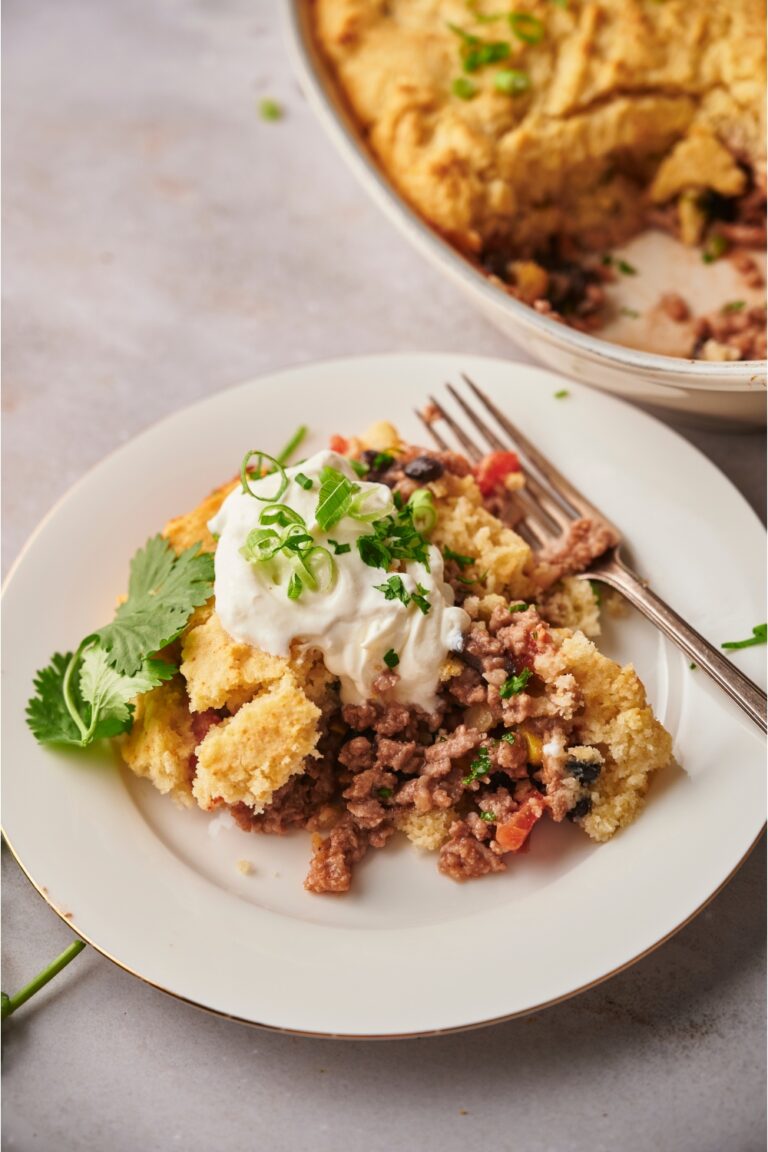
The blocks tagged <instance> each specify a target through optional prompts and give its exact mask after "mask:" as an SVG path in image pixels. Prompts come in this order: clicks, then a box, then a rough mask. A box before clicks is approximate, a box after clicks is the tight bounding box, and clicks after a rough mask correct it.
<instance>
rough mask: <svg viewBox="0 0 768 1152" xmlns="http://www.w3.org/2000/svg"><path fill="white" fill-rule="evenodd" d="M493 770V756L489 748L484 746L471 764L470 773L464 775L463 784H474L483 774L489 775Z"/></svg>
mask: <svg viewBox="0 0 768 1152" xmlns="http://www.w3.org/2000/svg"><path fill="white" fill-rule="evenodd" d="M491 771H492V765H491V756H490V753H489V751H488V749H487V748H485V747H483V748H481V749H480V750H479V752H478V753H477V756H476V757H475V759H474V760H473V761H472V763H471V764H470V766H469V775H468V776H465V777H464V779H463V780H462V784H464V786H465V787H467V786H468V785H470V784H474V782H475V780H479V779H480V778H481V777H482V776H488V775H489V774H490V772H491Z"/></svg>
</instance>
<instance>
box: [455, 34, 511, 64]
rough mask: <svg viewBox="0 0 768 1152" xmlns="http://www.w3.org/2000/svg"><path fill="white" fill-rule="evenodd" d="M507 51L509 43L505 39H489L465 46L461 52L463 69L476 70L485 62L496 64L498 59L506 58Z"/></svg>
mask: <svg viewBox="0 0 768 1152" xmlns="http://www.w3.org/2000/svg"><path fill="white" fill-rule="evenodd" d="M509 53H510V45H509V42H508V41H507V40H490V41H488V42H487V43H485V44H483V43H481V44H479V45H478V46H477V47H473V48H467V49H465V50H464V51H462V54H461V55H462V62H463V65H464V71H465V72H477V70H478V69H479V68H484V67H485V65H486V64H498V63H499V61H500V60H506V59H507V57H508V56H509Z"/></svg>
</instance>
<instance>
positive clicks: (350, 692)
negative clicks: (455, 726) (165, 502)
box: [208, 451, 470, 711]
mask: <svg viewBox="0 0 768 1152" xmlns="http://www.w3.org/2000/svg"><path fill="white" fill-rule="evenodd" d="M325 467H330V468H335V469H336V470H337V471H339V472H341V473H343V475H344V476H346V477H347V478H348V479H350V480H352V481H353V482H354V483H355V484H358V485H359V487H360V491H361V494H364V498H365V507H366V508H381V510H382V511H381V515H382V516H383V515H387V514H389V513H394V511H395V509H394V505H393V501H392V493H391V492H390V490H389V489H388V488H387V486H386V485H384V484H371V483H368V482H366V481H363V480H360V479H359V478H358V477H357V476H356V475H355V473H354V471H353V470H352V468H351V467H350V464H349V462H348V461H347V460H345V459H344V457H343V456H339V455H338V454H337V453H335V452H330V451H323V452H318V453H317V454H316V455H315V456H312V457H311V458H310V459H309V460H305V461H304V462H303V463H302V464H301V465H298V466H296V467H294V468H287V469H286V470H285V474H286V477H287V479H288V487H287V489H286V490H285V492H284V493H283V495H282V496H281V497H280V502H281V503H282V504H285V505H287V506H288V507H289V508H291V509H293V510H294V511H295V512H297V513H298V514H299V515H300V516H301V517H303V519H304V521H305V523H306V526H307V531H308V532H310V533H311V534H312V536H313V537H315V539H316V542H317V543H318V544H319V545H322V546H323V547H325V548H328V549H329V551H330V552H331V553H332V554H333V553H334V547H333V545H330V544H329V543H328V538H329V537H330V538H331V539H332V540H334V541H335V542H336V543H337V544H338V545H344V544H348V545H349V551H348V552H344V553H343V554H338V555H334V560H335V562H336V571H335V578H334V580H333V583H332V584H331V586H330V587H329V588H327V589H326V590H322V589H318V590H316V591H311V590H309V589H307V588H305V589H304V591H303V592H302V594H301V596H300V597H299V598H298V599H296V600H291V599H289V598H288V595H287V591H286V579H287V578H286V579H283V580H282V581H281V582H280V583H275V576H274V572H273V570H272V568H271V566H270V565H267V564H262V563H260V562H256V563H251V562H250V561H249V560H247V559H246V558H245V557H244V556H243V555H242V552H241V549H242V547H243V545H244V544H245V541H246V538H247V536H248V534H249V532H250V531H251V530H252V529H254V528H258V527H260V526H261V525H260V516H261V514H262V513H263V511H264V509H265V508H267V507H268V505H267V504H265V503H263V502H262V501H260V500H256V499H254V497H253V496H249V495H248V494H247V493H245V492H243V491H242V490H241V489H240V488H238V489H236V490H235V491H233V492H231V493H230V495H229V496H228V497H227V498H226V500H225V501H224V503H223V504H222V506H221V508H220V510H219V512H218V513H217V514H216V516H214V518H213V519H212V520H211V521H210V523H209V525H208V526H209V528H210V530H211V532H213V533H214V535H216V536H218V538H219V539H218V545H217V548H216V556H215V566H216V578H215V585H214V595H215V598H216V611H217V613H218V615H219V619H220V620H221V623H222V625H223V627H224V628H225V630H226V631H227V632H228V633H229V634H230V636H232V637H233V638H234V639H235V640H238V641H241V642H243V643H246V644H251V645H253V646H254V647H256V648H260V649H262V650H263V651H265V652H269V653H271V654H273V655H275V656H288V655H289V653H290V650H291V645H292V644H293V643H294V642H298V644H299V645H300V646H302V647H304V648H318V649H320V651H321V652H322V653H323V658H324V661H325V665H326V667H327V668H328V670H329V671H330V672H332V673H333V675H334V676H338V678H339V680H340V682H341V696H342V700H343V701H344V703H347V704H360V703H362V702H363V701H365V700H369V699H371V697H372V696H373V694H374V693H373V682H374V680H375V679H376V677H377V676H378V675H379V674H380V673H382V672H386V671H387V670H388V669H387V666H386V664H385V662H384V655H385V653H388V652H390V651H393V652H396V653H397V655H398V657H399V663H398V664H397V667H396V669H395V670H396V671H397V673H398V676H399V680H398V682H397V684H396V686H395V687H394V689H393V690H392V692H391V696H392V697H393V698H394V699H395V700H397V701H398V702H400V703H403V704H413V705H418V706H420V707H421V708H424V709H425V710H426V711H431V710H432V709H433V708H434V706H435V702H436V689H437V685H438V679H439V674H440V668H441V665H442V664H443V662H444V661H445V658H446V655H447V653H448V652H449V651H460V650H461V648H462V645H463V634H464V632H465V631H466V630H467V628H468V627H469V623H470V620H469V616H468V615H467V613H466V612H465V611H464V610H463V609H462V608H457V607H455V606H454V603H453V590H452V589H451V587H450V585H448V584H446V583H445V580H444V578H443V558H442V556H441V554H440V552H439V551H438V549H437V548H435V547H434V546H432V545H430V546H429V549H428V553H429V571H427V568H426V566H425V565H424V564H421V563H419V562H417V561H411V562H407V563H406V564H405V565H404V567H403V569H402V570H401V571H400V572H399V573H398V575H399V576H400V577H401V578H402V582H403V585H404V586H405V589H406V591H407V592H408V593H413V592H415V591H416V585H417V584H421V585H422V587H423V588H424V589H426V595H427V597H428V599H429V603H430V605H431V607H430V610H429V612H427V613H426V614H424V613H423V612H422V611H421V610H420V608H419V607H418V605H417V604H415V603H414V602H413V601H411V602H410V603H409V604H407V605H405V604H403V603H402V602H401V601H400V600H397V599H393V600H387V599H385V597H384V594H383V593H382V592H381V591H379V590H378V589H377V588H376V587H375V585H377V584H384V583H386V581H387V579H388V577H389V576H390V573H388V572H385V571H384V570H383V569H382V568H372V567H370V566H369V565H367V564H365V563H364V561H363V559H362V558H361V556H360V553H359V551H358V549H357V546H356V541H357V538H358V537H359V536H363V535H367V534H370V532H371V526H370V524H367V523H361V522H360V521H358V520H354V519H352V518H351V517H349V516H346V517H344V518H343V519H342V520H340V521H339V522H338V523H337V524H334V525H333V527H332V528H331V529H330V530H329V531H328V532H327V533H326V532H323V531H322V529H321V528H320V527H319V525H318V523H317V521H316V519H315V511H316V509H317V504H318V495H319V490H320V472H321V471H322V469H323V468H325ZM297 475H300V476H302V477H306V478H308V479H309V480H311V481H312V487H311V488H305V487H303V486H302V485H301V484H299V483H297V482H296V476H297ZM304 483H306V481H304ZM250 484H251V488H252V490H253V491H254V492H256V493H258V494H259V495H262V496H272V495H274V493H275V491H276V487H277V477H276V476H275V475H274V474H273V475H271V476H265V477H263V478H261V479H258V480H251V482H250Z"/></svg>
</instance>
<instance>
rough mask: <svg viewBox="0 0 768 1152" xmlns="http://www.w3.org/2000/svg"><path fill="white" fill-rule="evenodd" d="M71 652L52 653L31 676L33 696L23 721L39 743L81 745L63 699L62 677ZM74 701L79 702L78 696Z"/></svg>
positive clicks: (68, 663)
mask: <svg viewBox="0 0 768 1152" xmlns="http://www.w3.org/2000/svg"><path fill="white" fill-rule="evenodd" d="M73 659H74V656H73V653H72V652H65V653H64V655H62V654H61V652H56V653H54V655H53V657H52V658H51V662H50V664H48V665H47V666H46V667H45V668H42V669H41V670H40V671H39V672H38V673H37V675H36V676H35V679H34V688H35V695H34V696H33V697H32V699H31V700H30V701H29V703H28V704H27V724H28V725H29V727H30V728H31V730H32V735H33V736H34V737H35V739H36V740H37V741H38V742H39V743H40V744H77V745H81V744H82V736H81V733H80V729H79V728H78V726H77V724H76V723H75V721H74V719H73V718H72V716H71V714H70V712H69V710H68V708H67V705H66V701H65V699H64V677H65V675H66V672H67V668H68V667H69V665H70V663H71V661H72V660H73ZM76 703H77V704H80V705H81V704H82V701H81V700H79V698H78V699H77V701H76Z"/></svg>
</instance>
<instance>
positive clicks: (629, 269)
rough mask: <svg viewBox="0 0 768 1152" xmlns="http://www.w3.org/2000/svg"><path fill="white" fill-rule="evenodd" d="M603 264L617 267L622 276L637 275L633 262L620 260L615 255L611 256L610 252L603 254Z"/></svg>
mask: <svg viewBox="0 0 768 1152" xmlns="http://www.w3.org/2000/svg"><path fill="white" fill-rule="evenodd" d="M603 264H605V266H606V267H613V268H618V270H619V272H621V274H622V276H637V268H635V266H634V265H633V264H630V263H629V261H628V260H621V259H617V258H616V257H615V256H611V254H610V252H606V254H605V256H603Z"/></svg>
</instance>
